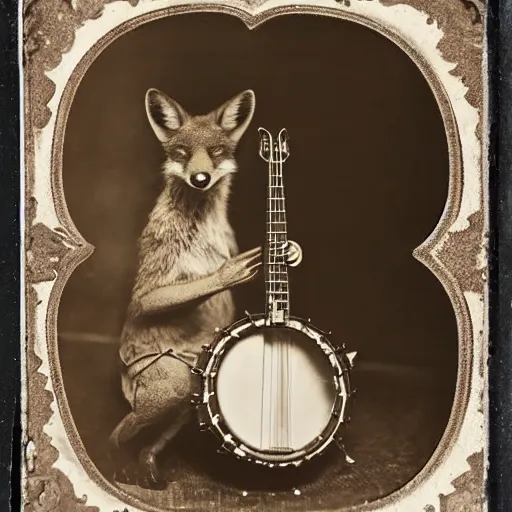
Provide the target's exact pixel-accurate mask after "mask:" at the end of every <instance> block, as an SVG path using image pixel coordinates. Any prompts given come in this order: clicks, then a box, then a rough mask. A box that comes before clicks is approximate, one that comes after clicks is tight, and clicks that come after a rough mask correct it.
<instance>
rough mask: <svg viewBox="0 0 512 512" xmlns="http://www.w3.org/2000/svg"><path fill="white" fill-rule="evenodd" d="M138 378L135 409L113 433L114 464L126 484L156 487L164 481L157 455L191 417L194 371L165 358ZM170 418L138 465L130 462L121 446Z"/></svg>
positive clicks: (111, 438)
mask: <svg viewBox="0 0 512 512" xmlns="http://www.w3.org/2000/svg"><path fill="white" fill-rule="evenodd" d="M137 379H138V380H137V388H136V391H135V394H134V397H133V401H132V412H131V413H129V414H128V415H127V416H126V417H125V418H124V419H123V420H122V421H121V422H120V423H119V425H118V426H117V427H116V428H115V429H114V431H113V432H112V435H111V436H110V440H111V444H112V446H113V447H115V448H116V450H115V452H114V453H115V455H114V457H113V459H115V460H114V465H115V466H117V468H116V470H117V471H116V473H117V475H116V476H117V478H116V479H117V480H118V481H119V477H121V478H122V480H123V481H125V482H126V483H137V484H138V485H140V486H143V487H146V486H148V485H149V486H150V487H156V486H159V485H160V484H161V483H162V482H161V480H160V478H159V471H158V468H157V463H156V456H157V454H158V453H160V452H161V451H162V450H163V448H164V447H165V446H166V445H167V444H168V442H169V441H170V440H171V439H172V438H173V437H174V436H175V435H176V434H177V433H178V432H179V430H180V429H181V428H182V427H183V425H184V424H185V423H186V422H187V420H188V418H189V414H190V411H191V405H190V399H191V395H192V374H191V372H190V369H189V368H188V367H187V366H186V365H185V364H184V363H183V362H181V361H178V360H176V359H174V358H171V357H163V358H161V359H159V360H158V361H156V362H155V363H154V364H153V365H151V366H150V367H148V368H147V369H146V370H145V371H144V372H143V373H141V374H140V375H139V376H138V377H137ZM167 418H169V423H167V424H166V425H165V428H164V431H163V433H162V434H161V435H159V436H158V438H157V439H156V441H154V442H153V443H150V444H149V445H148V447H147V448H144V449H143V450H142V452H141V454H140V456H139V461H138V464H137V467H134V465H133V464H131V463H128V462H127V461H126V456H125V454H123V453H122V452H123V450H120V446H121V445H122V444H125V443H127V442H128V441H130V440H131V439H132V438H134V437H135V436H136V435H137V434H138V433H139V432H140V431H141V430H142V429H143V428H145V427H149V426H152V425H157V424H158V425H160V422H161V421H162V420H165V421H167ZM119 463H120V464H121V467H119ZM119 473H121V474H119Z"/></svg>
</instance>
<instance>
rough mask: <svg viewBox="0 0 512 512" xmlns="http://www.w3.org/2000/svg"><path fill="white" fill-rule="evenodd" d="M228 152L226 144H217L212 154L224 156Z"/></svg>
mask: <svg viewBox="0 0 512 512" xmlns="http://www.w3.org/2000/svg"><path fill="white" fill-rule="evenodd" d="M225 152H226V148H225V147H224V146H217V147H215V148H213V149H212V156H222V155H223V154H224V153H225Z"/></svg>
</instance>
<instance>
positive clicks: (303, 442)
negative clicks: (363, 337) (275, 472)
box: [215, 325, 347, 457]
mask: <svg viewBox="0 0 512 512" xmlns="http://www.w3.org/2000/svg"><path fill="white" fill-rule="evenodd" d="M308 330H309V329H308ZM244 331H245V332H244ZM239 335H240V338H239V339H237V340H236V342H234V343H230V344H229V346H227V347H226V350H224V351H223V353H222V359H221V361H220V362H221V364H219V365H218V367H217V372H216V376H215V395H216V400H217V404H218V408H219V413H220V416H221V418H222V421H223V423H224V424H225V425H226V426H227V427H228V429H229V430H230V431H231V433H232V435H233V436H235V437H236V438H238V439H239V441H240V442H242V443H243V444H244V445H246V446H247V447H250V448H251V449H252V450H254V451H256V452H257V453H268V454H275V455H278V454H281V455H282V456H284V457H286V454H290V455H293V454H294V453H297V452H300V451H301V450H305V449H306V447H307V446H308V445H311V443H314V442H316V441H319V440H321V439H322V436H323V435H325V434H326V431H328V430H329V428H328V427H329V426H331V427H332V422H333V417H334V416H336V415H337V416H338V417H339V415H340V413H342V411H337V412H336V413H335V405H336V404H339V400H340V396H341V397H342V402H343V403H342V405H341V408H342V407H343V405H344V402H345V397H346V394H347V389H346V387H345V383H344V380H343V378H342V377H340V373H342V369H341V368H340V367H339V362H338V360H337V358H336V356H335V354H334V352H332V350H331V349H330V348H329V347H330V345H326V344H324V346H320V344H319V343H318V341H317V339H318V336H315V335H314V332H313V331H311V332H309V334H306V332H305V331H304V330H303V329H299V328H297V327H291V326H290V325H288V326H287V327H260V328H257V329H250V328H249V329H242V330H241V332H240V333H239ZM337 365H338V366H337ZM340 370H341V372H340ZM337 423H339V422H337ZM330 430H331V431H332V428H331V429H330ZM331 433H332V432H331Z"/></svg>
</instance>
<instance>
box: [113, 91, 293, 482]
mask: <svg viewBox="0 0 512 512" xmlns="http://www.w3.org/2000/svg"><path fill="white" fill-rule="evenodd" d="M254 108H255V96H254V93H253V92H252V91H251V90H247V91H244V92H242V93H240V94H238V95H237V96H235V97H233V98H232V99H230V100H229V101H227V102H225V103H224V104H223V105H221V106H220V107H219V108H217V109H215V110H213V111H212V112H210V113H209V114H206V115H195V116H193V115H190V114H189V113H188V112H186V111H185V110H184V109H183V107H182V106H181V105H179V104H178V103H177V102H176V101H174V100H173V99H171V98H169V97H168V96H167V95H165V94H164V93H162V92H160V91H158V90H156V89H150V90H149V91H148V92H147V94H146V111H147V116H148V119H149V123H150V125H151V127H152V129H153V131H154V133H155V135H156V137H157V138H158V140H159V141H160V142H161V144H162V148H163V150H164V153H165V162H164V165H163V175H164V187H163V190H162V192H161V193H160V195H159V197H158V199H157V201H156V205H155V207H154V208H153V210H152V212H151V213H150V215H149V219H148V223H147V225H146V227H145V229H144V230H143V232H142V234H141V236H140V239H139V247H138V252H139V263H138V271H137V274H136V278H135V283H134V286H133V290H132V296H131V302H130V305H129V307H128V311H127V315H126V320H125V324H124V327H123V330H122V334H121V346H120V351H119V354H120V359H121V361H122V363H123V365H122V366H123V370H122V376H121V380H122V390H123V393H124V396H125V397H126V399H127V401H128V402H129V404H130V405H131V412H130V413H129V414H128V415H127V416H126V417H125V418H124V419H123V420H122V421H121V422H120V423H119V425H118V426H117V427H116V428H115V429H114V431H113V433H112V435H111V437H110V441H111V443H112V446H113V447H115V448H116V449H117V448H119V447H120V445H122V444H123V443H126V442H127V441H129V440H130V439H132V438H133V437H135V436H136V434H137V433H139V432H140V431H141V430H142V429H143V428H145V427H147V426H150V425H155V424H157V423H159V422H160V420H162V419H163V418H164V419H165V422H166V428H164V429H163V431H162V432H161V434H160V435H159V436H158V437H157V438H156V439H155V440H154V442H153V443H152V444H150V445H148V446H147V447H146V448H144V449H143V450H142V452H141V453H140V456H139V462H138V470H137V471H138V473H137V475H136V476H135V478H136V479H137V480H136V482H134V483H139V485H140V481H141V480H140V478H141V476H140V475H142V479H143V481H144V482H145V483H146V484H149V485H150V486H151V485H152V484H158V483H162V480H161V478H160V475H159V471H158V466H157V463H156V456H157V455H158V453H160V452H161V451H162V450H163V449H164V448H165V446H166V445H167V444H168V443H169V442H170V441H171V440H172V439H173V437H174V436H175V435H176V434H177V433H178V432H179V431H180V429H181V428H182V427H183V425H184V424H185V423H186V422H187V421H188V420H189V418H190V413H191V410H192V407H191V405H190V399H191V394H192V389H193V381H192V379H197V376H194V375H193V374H192V373H191V371H190V368H189V366H187V364H188V365H193V364H194V363H195V362H196V360H197V356H198V355H199V353H200V351H201V347H202V345H204V344H208V343H209V342H211V339H212V335H213V333H214V330H215V328H216V327H221V328H222V327H225V326H228V325H229V324H231V323H232V322H233V321H234V313H235V307H234V302H233V297H232V293H231V291H230V288H232V287H233V286H236V285H239V284H241V283H245V282H247V281H249V280H251V279H253V278H254V277H255V276H256V275H257V274H258V272H259V268H260V265H261V253H262V250H261V248H255V249H252V250H250V251H247V252H245V253H243V254H238V247H237V243H236V239H235V235H234V232H233V229H232V228H231V225H230V223H229V221H228V215H227V214H228V212H227V206H228V198H229V194H230V187H231V180H232V177H233V174H234V173H235V172H236V171H237V164H236V160H235V157H234V154H235V150H236V147H237V144H238V142H239V140H240V138H241V137H242V135H243V134H244V132H245V131H246V129H247V127H248V125H249V124H250V122H251V119H252V117H253V114H254ZM198 176H201V178H202V181H201V180H198V179H197V177H198ZM205 176H206V177H207V179H206V180H205V179H204V177H205ZM297 247H298V246H297V244H295V243H294V242H290V247H289V252H288V257H289V260H288V261H289V262H291V261H292V260H293V259H294V258H295V259H296V260H297V258H298V257H299V256H298V255H299V252H298V251H297ZM170 349H171V350H172V351H173V352H174V353H175V354H177V355H178V356H179V358H176V357H172V356H171V355H169V354H168V353H167V352H168V351H169V350H170ZM164 354H165V355H164Z"/></svg>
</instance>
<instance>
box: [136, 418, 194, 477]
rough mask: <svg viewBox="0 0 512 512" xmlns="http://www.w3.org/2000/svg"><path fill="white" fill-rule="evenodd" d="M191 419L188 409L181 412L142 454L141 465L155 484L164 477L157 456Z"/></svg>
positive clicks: (140, 457)
mask: <svg viewBox="0 0 512 512" xmlns="http://www.w3.org/2000/svg"><path fill="white" fill-rule="evenodd" d="M189 419H190V411H189V410H188V409H185V410H180V411H179V413H178V414H176V415H175V416H174V418H173V419H172V423H171V424H170V425H169V426H168V427H167V428H166V429H165V430H164V431H163V432H162V433H161V434H160V435H159V436H158V438H157V439H156V441H155V442H154V443H152V444H151V445H149V446H147V447H146V448H144V449H143V450H142V451H141V452H140V456H139V464H140V466H141V467H143V468H145V469H146V470H147V471H148V472H149V476H150V477H151V480H152V481H153V482H155V483H160V482H162V475H161V473H160V470H159V468H158V464H157V461H156V457H157V455H158V454H159V453H160V452H161V451H162V450H163V449H164V448H165V447H166V446H167V445H168V444H169V443H170V442H171V441H172V439H173V438H174V437H175V436H176V435H177V434H178V432H179V431H180V430H181V429H182V427H183V426H184V425H185V424H186V423H187V421H188V420H189Z"/></svg>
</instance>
